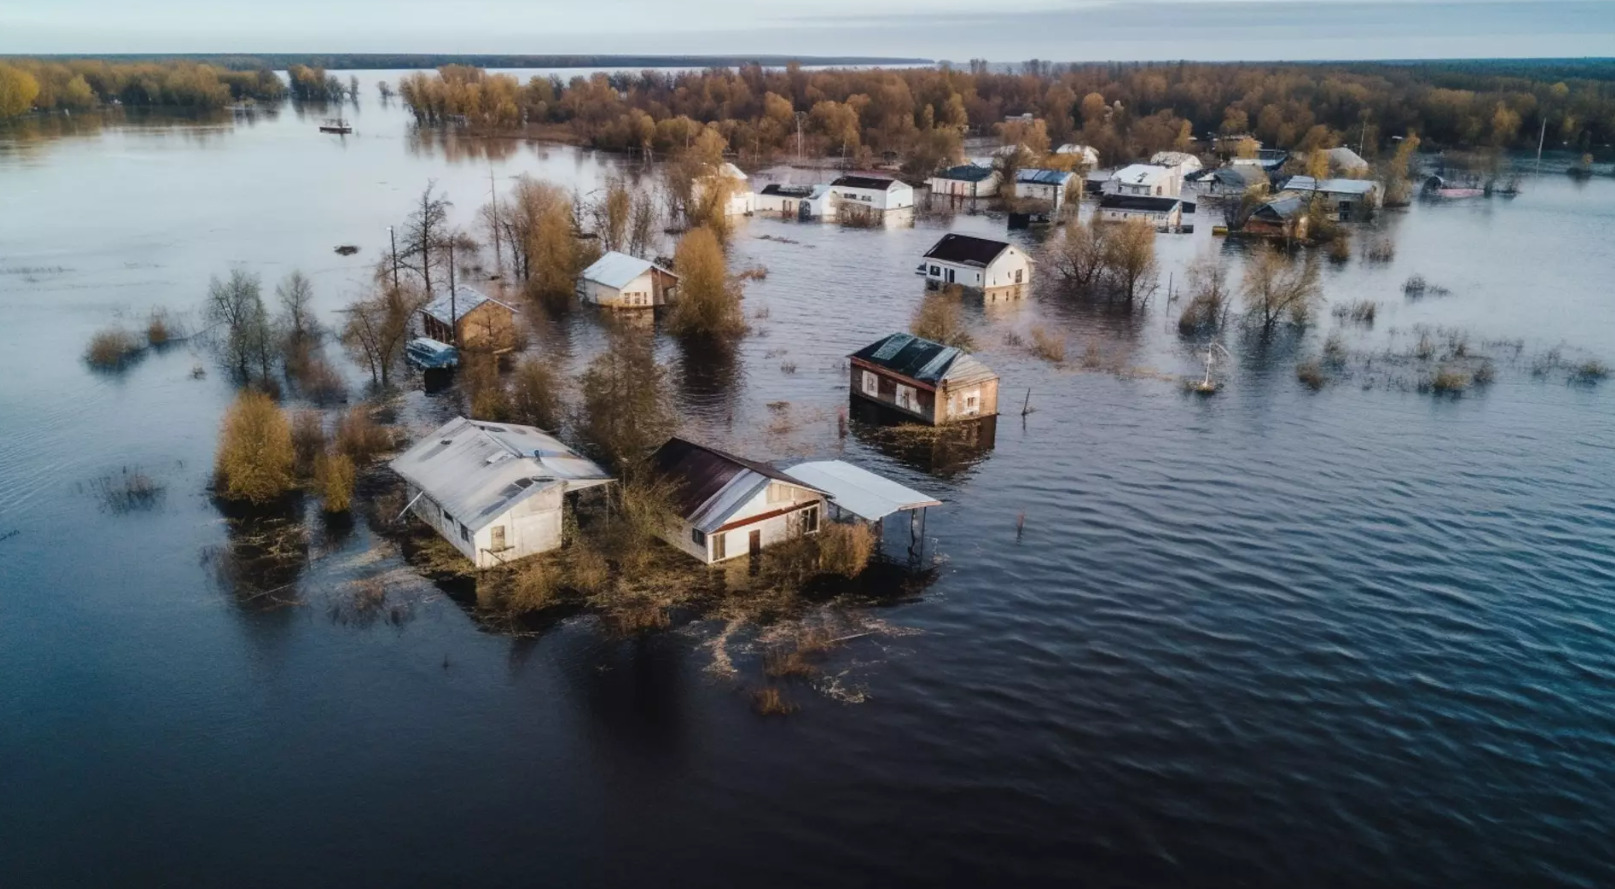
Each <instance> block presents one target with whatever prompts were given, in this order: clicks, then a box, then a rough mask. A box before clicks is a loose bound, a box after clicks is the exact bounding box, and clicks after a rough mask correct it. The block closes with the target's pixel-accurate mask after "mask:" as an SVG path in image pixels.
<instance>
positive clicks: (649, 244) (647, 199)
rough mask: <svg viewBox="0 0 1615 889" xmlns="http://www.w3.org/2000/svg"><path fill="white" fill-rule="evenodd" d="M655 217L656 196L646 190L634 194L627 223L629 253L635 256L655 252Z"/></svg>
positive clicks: (656, 216)
mask: <svg viewBox="0 0 1615 889" xmlns="http://www.w3.org/2000/svg"><path fill="white" fill-rule="evenodd" d="M657 219H658V214H657V212H656V197H655V196H654V195H652V194H650V193H649V192H646V191H641V192H640V193H639V194H637V195H635V196H634V206H633V210H632V212H631V214H630V221H629V223H628V252H629V253H632V254H633V255H635V256H649V255H650V254H651V253H653V252H655V249H656V228H657V225H656V223H657Z"/></svg>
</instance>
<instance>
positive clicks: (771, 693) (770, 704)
mask: <svg viewBox="0 0 1615 889" xmlns="http://www.w3.org/2000/svg"><path fill="white" fill-rule="evenodd" d="M751 705H752V708H753V709H755V710H756V711H757V713H758V715H760V716H789V715H790V714H792V713H795V712H796V705H795V704H792V703H791V702H790V701H789V700H787V699H786V697H785V695H784V694H782V693H781V692H780V690H779V689H777V688H775V687H773V686H772V685H770V686H766V687H764V688H759V689H757V690H756V691H754V692H752V695H751Z"/></svg>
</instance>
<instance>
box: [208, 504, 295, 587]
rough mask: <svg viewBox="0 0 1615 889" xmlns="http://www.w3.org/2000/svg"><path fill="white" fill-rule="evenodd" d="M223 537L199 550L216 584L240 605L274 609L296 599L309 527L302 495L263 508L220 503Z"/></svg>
mask: <svg viewBox="0 0 1615 889" xmlns="http://www.w3.org/2000/svg"><path fill="white" fill-rule="evenodd" d="M220 509H221V510H222V511H224V513H225V515H224V523H225V534H226V541H225V542H224V543H223V544H220V545H217V546H211V547H208V548H206V549H204V550H203V551H202V564H203V565H205V566H208V567H211V568H212V569H213V577H214V581H215V582H216V583H217V584H218V585H219V588H220V589H221V590H223V591H224V592H226V593H228V594H229V595H230V596H231V598H232V599H233V600H234V601H235V602H236V604H237V605H240V606H241V607H242V608H244V609H248V610H252V611H275V610H278V609H281V608H286V607H289V606H294V605H298V604H301V602H302V594H301V590H300V589H299V586H298V584H299V580H300V579H301V578H302V575H303V571H304V569H305V568H306V567H307V565H308V558H309V533H308V527H307V526H306V525H305V524H304V523H303V504H302V502H301V498H297V497H293V498H288V499H287V501H286V502H284V503H281V504H277V505H275V506H273V507H270V508H266V509H252V510H247V509H240V508H237V507H233V506H228V505H223V504H221V506H220Z"/></svg>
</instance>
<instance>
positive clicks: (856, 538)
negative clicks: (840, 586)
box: [818, 522, 876, 577]
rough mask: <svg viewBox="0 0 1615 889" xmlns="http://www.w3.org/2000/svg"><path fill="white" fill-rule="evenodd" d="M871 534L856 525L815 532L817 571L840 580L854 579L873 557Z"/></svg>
mask: <svg viewBox="0 0 1615 889" xmlns="http://www.w3.org/2000/svg"><path fill="white" fill-rule="evenodd" d="M875 542H876V541H875V532H874V531H873V530H871V529H870V527H869V526H868V525H865V524H863V523H862V522H859V523H857V524H846V523H842V522H835V523H832V524H829V525H827V526H825V528H824V529H823V530H822V531H820V532H819V538H818V544H819V570H820V571H824V572H826V573H829V574H839V575H841V576H842V577H857V576H858V575H859V574H862V573H863V571H864V569H865V568H867V567H868V566H869V558H870V556H872V555H874V553H875Z"/></svg>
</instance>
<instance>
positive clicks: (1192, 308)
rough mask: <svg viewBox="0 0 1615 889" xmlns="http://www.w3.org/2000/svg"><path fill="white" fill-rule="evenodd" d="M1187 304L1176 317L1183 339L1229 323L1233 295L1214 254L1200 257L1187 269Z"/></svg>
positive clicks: (1225, 273) (1223, 270) (1224, 270)
mask: <svg viewBox="0 0 1615 889" xmlns="http://www.w3.org/2000/svg"><path fill="white" fill-rule="evenodd" d="M1187 277H1188V279H1189V282H1188V283H1189V286H1188V290H1189V302H1188V304H1187V305H1185V306H1184V307H1183V314H1182V315H1180V316H1179V317H1178V332H1179V333H1182V334H1184V335H1185V336H1191V335H1193V334H1196V333H1202V332H1211V331H1216V330H1219V329H1221V328H1222V326H1223V324H1225V323H1226V322H1227V320H1228V306H1229V303H1230V302H1232V299H1231V297H1232V296H1233V294H1232V293H1230V291H1229V287H1228V268H1227V266H1225V265H1224V264H1223V262H1222V260H1221V259H1220V258H1218V257H1217V256H1216V255H1215V254H1213V253H1207V254H1204V255H1202V256H1201V257H1200V258H1199V259H1196V260H1195V261H1194V262H1193V263H1192V264H1191V265H1190V266H1189V273H1188V276H1187Z"/></svg>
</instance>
